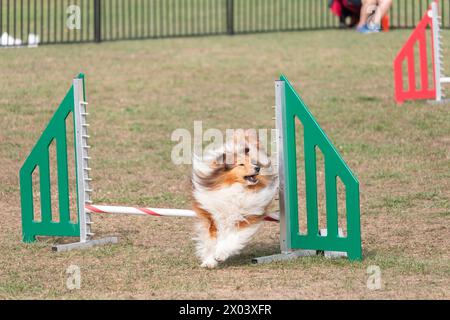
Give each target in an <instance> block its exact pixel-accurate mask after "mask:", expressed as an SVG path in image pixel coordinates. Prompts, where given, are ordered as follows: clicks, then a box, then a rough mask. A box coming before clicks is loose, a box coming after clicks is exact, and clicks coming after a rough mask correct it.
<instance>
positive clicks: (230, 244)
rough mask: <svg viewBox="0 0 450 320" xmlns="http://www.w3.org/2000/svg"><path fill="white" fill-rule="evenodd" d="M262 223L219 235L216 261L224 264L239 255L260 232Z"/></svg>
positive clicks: (215, 255) (215, 254)
mask: <svg viewBox="0 0 450 320" xmlns="http://www.w3.org/2000/svg"><path fill="white" fill-rule="evenodd" d="M260 225H261V223H257V224H252V225H248V226H246V227H245V228H240V229H238V230H230V231H228V232H227V231H225V232H224V233H222V234H220V233H219V235H218V238H217V246H216V250H215V253H214V259H215V260H217V261H219V262H222V261H225V260H226V259H228V258H229V257H230V256H233V255H236V254H238V253H239V252H240V251H241V250H242V249H243V248H244V247H245V246H246V245H247V243H248V242H249V241H250V240H251V238H252V237H253V236H254V234H255V233H256V232H257V231H258V229H259V227H260Z"/></svg>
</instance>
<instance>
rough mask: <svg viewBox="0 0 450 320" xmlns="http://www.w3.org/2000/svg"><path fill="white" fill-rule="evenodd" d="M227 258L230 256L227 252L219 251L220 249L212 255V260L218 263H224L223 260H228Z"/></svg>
mask: <svg viewBox="0 0 450 320" xmlns="http://www.w3.org/2000/svg"><path fill="white" fill-rule="evenodd" d="M229 256H230V255H229V254H228V252H227V251H225V250H220V249H218V250H216V252H215V253H214V259H216V261H219V262H224V261H225V260H227V259H228V257H229Z"/></svg>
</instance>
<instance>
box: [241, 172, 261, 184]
mask: <svg viewBox="0 0 450 320" xmlns="http://www.w3.org/2000/svg"><path fill="white" fill-rule="evenodd" d="M257 177H258V174H253V175H251V176H245V177H244V179H245V180H246V181H248V182H249V183H250V184H257V183H258V178H257Z"/></svg>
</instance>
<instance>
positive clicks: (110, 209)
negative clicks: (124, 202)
mask: <svg viewBox="0 0 450 320" xmlns="http://www.w3.org/2000/svg"><path fill="white" fill-rule="evenodd" d="M85 209H86V211H87V212H91V213H111V214H129V215H136V216H147V215H150V216H156V217H190V218H193V217H195V212H194V211H192V210H184V209H161V208H137V207H120V206H103V205H92V204H87V205H85ZM264 220H265V221H274V222H278V221H279V220H280V217H279V215H278V214H277V213H270V214H268V215H267V216H266V217H265V219H264Z"/></svg>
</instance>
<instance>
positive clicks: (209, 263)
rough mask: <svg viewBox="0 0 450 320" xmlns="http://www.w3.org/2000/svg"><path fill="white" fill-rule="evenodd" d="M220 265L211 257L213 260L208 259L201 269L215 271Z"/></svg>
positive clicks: (204, 261)
mask: <svg viewBox="0 0 450 320" xmlns="http://www.w3.org/2000/svg"><path fill="white" fill-rule="evenodd" d="M218 264H219V263H218V262H217V260H216V259H214V258H212V257H211V258H207V259H205V260H203V262H202V264H201V265H200V267H202V268H208V269H214V268H215V267H217V265H218Z"/></svg>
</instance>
